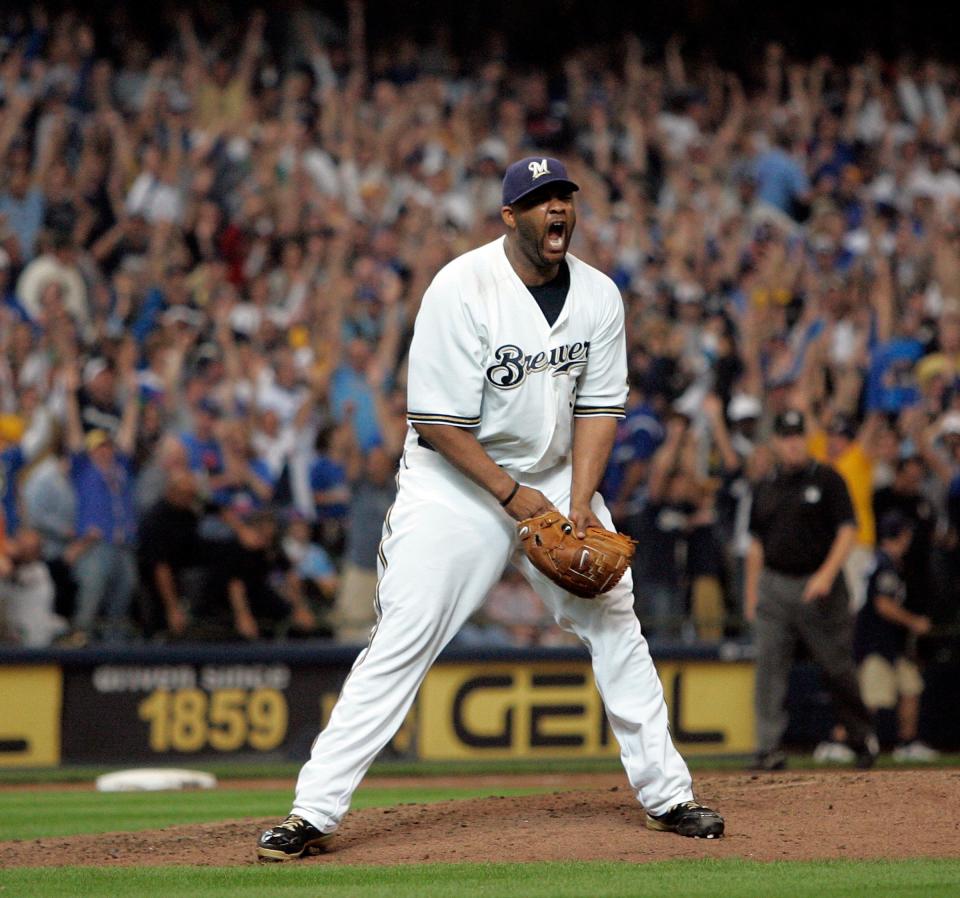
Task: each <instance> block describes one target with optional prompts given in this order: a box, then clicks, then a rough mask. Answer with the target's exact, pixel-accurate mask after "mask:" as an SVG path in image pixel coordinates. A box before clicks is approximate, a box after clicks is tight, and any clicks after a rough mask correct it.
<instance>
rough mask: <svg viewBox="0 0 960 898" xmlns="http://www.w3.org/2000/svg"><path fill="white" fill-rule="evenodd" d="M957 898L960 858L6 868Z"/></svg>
mask: <svg viewBox="0 0 960 898" xmlns="http://www.w3.org/2000/svg"><path fill="white" fill-rule="evenodd" d="M865 894H872V895H876V896H882V898H953V896H960V862H958V861H935V860H917V861H903V862H899V863H897V862H893V861H869V862H856V863H854V862H848V861H825V862H808V861H804V862H800V861H792V862H790V861H779V862H776V863H768V864H764V863H759V862H756V861H743V860H695V861H663V862H657V863H650V864H629V863H623V862H602V863H601V862H592V863H549V864H546V863H544V864H449V865H443V864H429V865H415V866H414V865H411V866H401V867H333V866H320V865H317V864H303V865H297V864H271V865H260V866H251V867H153V868H146V869H144V868H131V869H123V868H113V869H97V868H82V867H66V868H62V869H50V868H48V869H41V870H38V869H35V868H34V869H27V868H25V869H17V870H8V871H4V870H2V869H0V895H11V896H14V895H15V896H17V898H78V896H82V898H118V896H127V895H130V896H134V895H135V896H138V898H170V896H177V898H263V896H267V895H269V896H270V898H320V896H322V898H448V896H451V895H457V896H468V898H645V896H650V898H664V896H668V895H675V896H678V898H688V896H692V895H709V896H710V898H861V896H863V895H865Z"/></svg>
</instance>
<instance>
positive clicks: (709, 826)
mask: <svg viewBox="0 0 960 898" xmlns="http://www.w3.org/2000/svg"><path fill="white" fill-rule="evenodd" d="M647 829H653V830H657V831H658V832H664V833H677V834H679V835H681V836H690V837H691V838H693V839H719V838H720V836H722V835H723V817H721V816H720V815H719V814H718V813H717V812H716V811H712V810H710V808H707V807H704V806H703V805H702V804H697V802H695V801H682V802H680V804H675V805H674V806H673V807H672V808H670V810H669V811H667V813H666V814H660V815H659V816H654V815H653V814H647Z"/></svg>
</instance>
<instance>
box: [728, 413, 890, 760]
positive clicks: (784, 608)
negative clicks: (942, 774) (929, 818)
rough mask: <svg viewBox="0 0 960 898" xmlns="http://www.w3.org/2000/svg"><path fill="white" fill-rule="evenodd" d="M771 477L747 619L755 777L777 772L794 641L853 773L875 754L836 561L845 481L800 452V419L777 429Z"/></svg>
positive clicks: (758, 498)
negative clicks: (846, 748) (820, 685)
mask: <svg viewBox="0 0 960 898" xmlns="http://www.w3.org/2000/svg"><path fill="white" fill-rule="evenodd" d="M774 433H775V436H774V441H773V448H774V452H775V453H776V456H777V460H778V467H777V469H776V471H775V472H774V474H773V475H772V476H771V477H770V478H769V479H768V480H765V481H763V482H762V483H760V484H759V485H758V487H757V490H756V494H755V496H754V500H753V506H752V508H751V514H750V535H751V541H750V548H749V550H748V554H747V569H746V588H745V607H744V616H745V617H746V619H747V620H748V621H749V622H751V623H752V624H753V626H754V632H755V641H756V650H757V666H756V695H755V699H754V703H755V710H756V718H757V757H756V760H755V763H754V765H753V766H754V768H755V769H761V770H781V769H783V768H784V767H785V766H786V756H785V755H784V754H783V752H782V751H781V749H780V742H781V740H782V738H783V733H784V731H785V730H786V727H787V719H788V718H787V713H786V709H785V707H784V700H785V698H786V694H787V683H788V679H789V676H790V669H791V667H792V665H793V659H794V652H795V650H796V646H797V642H798V641H799V640H802V641H803V643H804V644H805V645H806V648H807V650H808V651H809V653H810V655H811V656H812V657H813V659H814V661H815V662H816V663H817V664H818V665H819V666H820V668H821V670H822V671H823V674H824V676H825V678H826V683H827V687H828V688H829V690H830V692H831V694H832V696H833V700H834V704H835V706H836V713H837V718H838V722H839V723H841V724H843V725H844V727H845V728H846V732H847V734H848V739H849V742H850V747H851V748H852V749H853V750H854V752H855V753H856V756H857V764H858V766H860V767H870V766H871V765H872V764H873V761H874V759H875V758H876V754H877V740H876V736H875V735H874V734H873V728H872V719H871V716H870V714H869V712H868V711H867V709H866V708H865V707H864V705H863V702H862V701H861V699H860V691H859V687H858V683H857V673H856V667H855V666H854V661H853V651H852V648H853V647H852V638H851V637H852V627H851V623H852V621H851V618H850V613H849V610H848V598H847V588H846V583H845V580H844V578H843V576H841V575H842V571H843V563H844V561H845V560H846V558H847V556H848V555H849V554H850V551H851V549H852V548H853V546H854V545H855V543H856V538H857V527H856V523H855V518H854V512H853V505H852V504H851V502H850V495H849V493H848V492H847V487H846V484H845V483H844V482H843V478H841V477H840V475H839V474H837V473H836V471H834V470H833V469H832V468H829V467H827V466H826V465H821V464H819V463H817V462H816V461H814V460H813V459H812V458H811V457H810V454H809V452H808V450H807V444H806V436H805V429H804V419H803V415H802V414H801V413H800V412H798V411H795V410H790V411H786V412H784V413H783V414H781V415H779V416H778V417H777V419H776V421H775V423H774Z"/></svg>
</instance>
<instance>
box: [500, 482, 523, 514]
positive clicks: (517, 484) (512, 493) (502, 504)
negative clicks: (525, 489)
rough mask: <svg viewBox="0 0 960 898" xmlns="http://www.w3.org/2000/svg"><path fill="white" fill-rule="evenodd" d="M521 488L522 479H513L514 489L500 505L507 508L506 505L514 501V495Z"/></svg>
mask: <svg viewBox="0 0 960 898" xmlns="http://www.w3.org/2000/svg"><path fill="white" fill-rule="evenodd" d="M519 489H520V481H519V480H514V481H513V489H512V490H510V495H509V496H507V498H506V499H504V500H503V501H502V502H501V503H500V507H501V508H506V507H507V506H508V505H509V504H510V503H511V502H512V501H513V497H514V496H515V495H516V494H517V490H519Z"/></svg>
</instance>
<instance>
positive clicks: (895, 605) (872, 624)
mask: <svg viewBox="0 0 960 898" xmlns="http://www.w3.org/2000/svg"><path fill="white" fill-rule="evenodd" d="M877 536H878V539H879V545H878V547H877V551H876V553H875V556H874V564H873V570H872V571H871V572H870V574H869V577H868V579H867V600H866V602H865V603H864V606H863V608H861V609H860V612H859V614H858V615H857V621H856V629H855V636H854V655H855V658H856V661H857V664H858V665H859V678H860V692H861V695H862V696H863V703H864V704H865V705H866V706H867V708H868V709H869V710H870V711H871V712H872V713H873V714H875V715H876V714H878V713H879V712H882V711H886V712H894V711H895V712H896V717H897V747H896V748H895V749H894V752H893V757H894V760H897V761H933V760H936V758H937V757H938V753H937V752H935V751H934V750H933V749H931V748H930V747H929V746H927V745H926V744H924V743H923V742H921V741H920V740H919V739H918V738H917V734H918V728H919V720H920V695H921V694H922V692H923V678H922V677H921V675H920V671H919V669H918V667H917V665H916V662H915V661H914V658H913V655H914V646H915V639H916V637H918V636H923V635H925V634H926V633H929V632H930V618H929V617H927V616H925V615H921V614H914V613H913V612H911V611H908V610H907V608H906V607H905V605H906V598H907V584H906V581H905V580H904V577H903V572H904V562H905V559H906V555H907V551H908V549H909V546H910V540H911V537H912V536H913V528H912V526H911V524H910V521H909V520H908V519H907V518H906V517H905V516H904V515H902V514H900V513H899V512H897V511H890V512H887V513H886V514H885V515H884V516H883V517H882V518H881V519H880V523H879V526H878V531H877Z"/></svg>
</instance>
